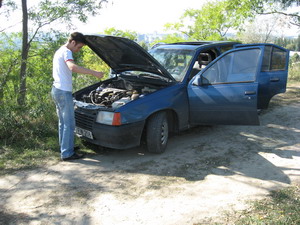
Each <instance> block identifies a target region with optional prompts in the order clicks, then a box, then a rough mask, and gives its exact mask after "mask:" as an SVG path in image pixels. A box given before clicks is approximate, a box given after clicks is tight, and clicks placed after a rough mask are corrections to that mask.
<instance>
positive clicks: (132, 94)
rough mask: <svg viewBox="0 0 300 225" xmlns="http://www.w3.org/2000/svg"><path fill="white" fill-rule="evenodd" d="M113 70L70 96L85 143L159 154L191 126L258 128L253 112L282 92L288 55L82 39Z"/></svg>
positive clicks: (248, 47) (219, 45) (238, 47)
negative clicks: (172, 135) (149, 46)
mask: <svg viewBox="0 0 300 225" xmlns="http://www.w3.org/2000/svg"><path fill="white" fill-rule="evenodd" d="M85 38H86V41H87V45H88V46H89V47H90V48H91V49H92V50H93V51H94V52H95V53H96V54H97V55H98V56H99V57H100V58H101V59H102V60H103V61H105V62H106V63H107V64H108V66H109V67H110V68H111V70H112V71H113V77H111V78H110V79H107V80H104V81H101V82H99V83H96V84H93V85H91V86H88V87H86V88H83V89H81V90H79V91H77V92H75V93H74V94H73V96H74V107H75V119H76V129H75V132H76V134H77V135H78V136H80V137H81V138H83V139H84V140H85V141H87V142H90V143H93V144H96V145H99V146H103V147H108V148H115V149H127V148H131V147H134V146H139V145H140V144H141V143H142V142H143V143H144V142H145V143H146V146H147V149H148V151H149V152H153V153H162V152H164V151H165V149H166V147H167V143H168V138H169V134H170V133H171V132H180V131H182V130H186V129H188V128H190V127H193V126H197V125H217V124H228V125H229V124H230V125H259V118H258V113H257V112H258V110H260V109H266V108H267V107H268V105H269V102H270V100H271V98H272V97H273V96H274V95H276V94H278V93H284V92H285V91H286V83H287V74H288V60H289V52H288V50H286V49H284V48H282V47H279V46H276V45H273V44H245V45H244V44H239V43H236V42H182V43H174V44H159V45H156V46H155V47H153V48H152V49H151V50H150V51H149V52H147V51H145V50H144V49H143V48H142V47H141V46H139V45H138V44H137V43H135V42H134V41H131V40H129V39H126V38H121V37H113V36H103V35H86V36H85Z"/></svg>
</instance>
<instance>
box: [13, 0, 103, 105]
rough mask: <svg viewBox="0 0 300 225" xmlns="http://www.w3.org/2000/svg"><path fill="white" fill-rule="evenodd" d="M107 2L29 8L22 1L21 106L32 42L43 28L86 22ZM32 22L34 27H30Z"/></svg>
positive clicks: (58, 0) (64, 1)
mask: <svg viewBox="0 0 300 225" xmlns="http://www.w3.org/2000/svg"><path fill="white" fill-rule="evenodd" d="M103 2H106V0H55V1H50V0H41V1H40V2H39V4H38V6H35V7H32V8H30V9H28V8H27V0H22V34H23V37H22V54H21V57H22V61H21V68H20V75H19V77H20V78H19V79H20V85H19V97H18V103H19V105H24V104H25V99H26V77H27V74H26V73H27V61H28V57H29V52H30V47H31V43H32V41H33V40H34V39H35V38H36V37H37V35H38V34H39V31H40V30H41V28H43V27H45V26H47V25H50V24H52V23H54V22H59V23H63V24H65V25H66V26H69V27H70V26H71V25H72V21H73V19H75V18H76V19H78V20H79V21H81V22H86V21H87V18H88V16H90V15H91V16H94V15H95V14H96V13H97V12H98V11H99V9H100V8H101V4H102V3H103ZM29 21H31V23H32V27H30V29H29V27H28V22H29Z"/></svg>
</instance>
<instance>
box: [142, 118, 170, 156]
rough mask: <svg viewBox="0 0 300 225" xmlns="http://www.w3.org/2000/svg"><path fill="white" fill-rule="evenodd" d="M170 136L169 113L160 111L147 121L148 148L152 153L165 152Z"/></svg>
mask: <svg viewBox="0 0 300 225" xmlns="http://www.w3.org/2000/svg"><path fill="white" fill-rule="evenodd" d="M168 138H169V125H168V119H167V114H166V113H165V112H159V113H156V114H154V115H153V116H151V117H150V119H149V120H148V123H147V134H146V141H147V149H148V151H149V152H152V153H163V152H164V151H165V149H166V147H167V143H168Z"/></svg>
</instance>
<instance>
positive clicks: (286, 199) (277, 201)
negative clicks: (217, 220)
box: [227, 185, 300, 225]
mask: <svg viewBox="0 0 300 225" xmlns="http://www.w3.org/2000/svg"><path fill="white" fill-rule="evenodd" d="M299 212H300V185H294V186H291V187H288V188H285V189H282V190H277V191H272V192H271V193H270V196H268V198H266V199H263V200H260V201H254V202H252V203H251V207H250V208H249V209H248V210H244V211H241V212H237V213H236V214H235V215H231V217H227V221H228V223H227V224H236V225H245V224H257V225H258V224H266V225H267V224H269V225H273V224H282V225H283V224H284V225H293V224H295V225H296V224H300V213H299ZM232 218H234V219H232Z"/></svg>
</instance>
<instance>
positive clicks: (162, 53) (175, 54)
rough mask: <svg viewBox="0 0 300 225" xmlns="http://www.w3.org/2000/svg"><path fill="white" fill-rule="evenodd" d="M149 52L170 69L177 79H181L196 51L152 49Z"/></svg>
mask: <svg viewBox="0 0 300 225" xmlns="http://www.w3.org/2000/svg"><path fill="white" fill-rule="evenodd" d="M149 53H150V54H151V55H152V56H153V57H154V58H155V59H156V60H157V61H158V62H159V63H160V64H161V65H163V66H164V68H166V70H168V72H169V73H170V74H171V75H172V77H174V78H175V80H177V81H181V80H182V79H183V77H184V75H185V74H186V71H187V69H188V66H189V65H190V62H191V59H192V57H193V55H194V51H192V50H186V49H163V48H156V49H151V50H150V51H149Z"/></svg>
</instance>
